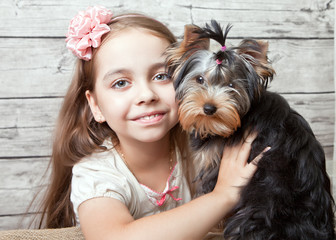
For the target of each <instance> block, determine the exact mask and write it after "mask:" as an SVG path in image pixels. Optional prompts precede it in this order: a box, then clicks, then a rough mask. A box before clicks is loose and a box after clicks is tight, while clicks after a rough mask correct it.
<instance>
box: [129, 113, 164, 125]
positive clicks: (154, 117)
mask: <svg viewBox="0 0 336 240" xmlns="http://www.w3.org/2000/svg"><path fill="white" fill-rule="evenodd" d="M164 115H165V114H164V113H154V114H149V115H145V116H141V117H138V118H137V119H134V121H136V122H140V123H145V124H154V123H158V122H160V121H161V119H162V118H163V117H164Z"/></svg>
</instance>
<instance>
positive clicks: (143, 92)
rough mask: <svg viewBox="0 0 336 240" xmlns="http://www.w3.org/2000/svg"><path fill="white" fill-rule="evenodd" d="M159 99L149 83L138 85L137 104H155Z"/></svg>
mask: <svg viewBox="0 0 336 240" xmlns="http://www.w3.org/2000/svg"><path fill="white" fill-rule="evenodd" d="M158 99H159V96H158V95H157V93H156V92H155V91H154V89H153V86H151V84H150V83H142V84H141V85H139V89H138V98H137V104H138V105H139V104H148V103H151V102H155V101H157V100H158Z"/></svg>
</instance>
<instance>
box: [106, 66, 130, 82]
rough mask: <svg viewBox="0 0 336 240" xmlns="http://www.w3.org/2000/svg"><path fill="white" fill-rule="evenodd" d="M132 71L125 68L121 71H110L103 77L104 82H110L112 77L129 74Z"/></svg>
mask: <svg viewBox="0 0 336 240" xmlns="http://www.w3.org/2000/svg"><path fill="white" fill-rule="evenodd" d="M130 72H131V71H130V70H128V69H124V68H120V69H115V70H114V69H113V70H110V71H108V72H107V73H106V74H105V75H104V77H103V81H104V82H105V81H108V80H109V78H110V76H113V75H115V74H129V73H130Z"/></svg>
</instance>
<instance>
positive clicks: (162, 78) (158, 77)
mask: <svg viewBox="0 0 336 240" xmlns="http://www.w3.org/2000/svg"><path fill="white" fill-rule="evenodd" d="M154 80H156V81H166V80H169V77H168V74H167V73H159V74H156V75H155V76H154Z"/></svg>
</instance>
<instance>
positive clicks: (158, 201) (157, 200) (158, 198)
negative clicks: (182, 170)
mask: <svg viewBox="0 0 336 240" xmlns="http://www.w3.org/2000/svg"><path fill="white" fill-rule="evenodd" d="M177 164H178V163H176V164H175V166H174V167H173V169H172V171H171V173H170V175H169V177H168V180H167V183H166V187H165V189H164V190H163V192H157V191H154V190H153V189H151V188H150V187H148V186H146V185H144V184H142V183H140V185H141V187H142V188H143V190H144V191H145V193H146V195H147V197H148V199H149V201H150V202H151V203H153V204H154V205H155V206H162V205H163V204H164V203H165V202H166V200H167V199H168V198H167V195H168V196H170V197H171V198H172V199H173V200H175V201H181V200H182V198H175V197H174V196H173V192H174V191H176V190H178V189H179V186H170V185H171V184H172V183H173V181H174V180H175V178H176V177H175V176H174V174H173V173H174V171H175V169H176V166H177ZM177 192H178V191H177Z"/></svg>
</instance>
